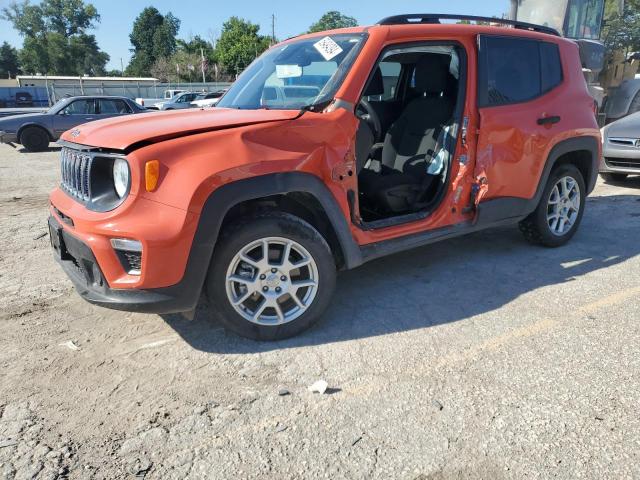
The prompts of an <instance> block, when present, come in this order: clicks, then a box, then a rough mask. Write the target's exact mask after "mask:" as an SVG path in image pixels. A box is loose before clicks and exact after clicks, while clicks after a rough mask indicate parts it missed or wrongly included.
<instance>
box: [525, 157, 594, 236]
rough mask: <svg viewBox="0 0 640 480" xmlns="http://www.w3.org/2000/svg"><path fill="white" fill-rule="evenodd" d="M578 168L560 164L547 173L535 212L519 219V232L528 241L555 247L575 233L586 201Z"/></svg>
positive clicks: (584, 189) (582, 180)
mask: <svg viewBox="0 0 640 480" xmlns="http://www.w3.org/2000/svg"><path fill="white" fill-rule="evenodd" d="M585 197H586V188H585V185H584V179H583V178H582V174H581V173H580V170H578V169H577V168H576V167H575V166H574V165H561V166H560V167H558V168H556V169H555V170H554V171H553V172H551V176H550V177H549V181H548V183H547V185H546V187H545V189H544V191H543V192H542V197H541V199H540V203H539V204H538V207H537V208H536V209H535V211H534V212H533V213H532V214H531V215H529V216H528V217H527V218H525V219H524V220H522V221H521V222H520V231H521V232H522V233H523V234H524V236H525V238H526V239H527V240H528V241H529V242H531V243H537V244H541V245H544V246H546V247H559V246H561V245H564V244H565V243H567V242H568V241H569V240H570V239H571V237H573V235H574V234H575V233H576V231H577V229H578V226H579V225H580V221H581V220H582V215H583V213H584V206H585V200H586V198H585Z"/></svg>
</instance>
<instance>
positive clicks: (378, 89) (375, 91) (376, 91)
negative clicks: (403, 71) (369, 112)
mask: <svg viewBox="0 0 640 480" xmlns="http://www.w3.org/2000/svg"><path fill="white" fill-rule="evenodd" d="M383 93H384V82H383V81H382V71H381V70H380V67H376V69H375V70H374V71H373V75H372V77H371V80H370V81H369V85H367V89H366V90H365V92H364V96H365V97H368V96H370V95H371V96H373V95H382V94H383Z"/></svg>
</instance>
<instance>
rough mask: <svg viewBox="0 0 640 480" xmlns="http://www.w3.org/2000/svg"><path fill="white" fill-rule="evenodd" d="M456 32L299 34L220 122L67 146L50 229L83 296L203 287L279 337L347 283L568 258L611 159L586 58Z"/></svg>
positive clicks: (518, 26) (172, 296) (396, 28)
mask: <svg viewBox="0 0 640 480" xmlns="http://www.w3.org/2000/svg"><path fill="white" fill-rule="evenodd" d="M455 18H462V19H469V20H478V18H477V17H455ZM442 19H446V20H451V19H452V18H451V16H447V15H431V14H428V15H401V16H396V17H389V18H386V19H384V20H382V21H380V22H379V23H378V24H377V25H374V26H371V27H358V28H348V29H341V30H334V31H329V32H323V33H316V34H309V35H303V36H300V37H296V38H293V39H290V40H287V41H285V42H282V43H280V44H278V45H276V46H274V47H273V48H271V49H269V50H268V51H267V52H265V53H264V54H263V55H262V56H261V57H259V58H258V59H257V60H255V61H254V62H253V63H252V64H251V65H250V66H249V67H248V68H247V69H246V70H245V72H244V73H243V74H242V75H241V76H240V77H239V78H238V80H237V81H236V82H235V83H234V85H233V86H232V87H231V88H230V89H229V91H228V92H227V93H226V94H225V95H224V96H223V97H222V99H221V100H220V102H219V103H218V107H217V108H213V109H197V110H196V109H192V110H186V111H185V110H181V111H175V112H164V113H157V114H154V115H145V116H136V115H134V116H130V117H126V118H117V119H109V120H102V121H97V122H92V123H90V124H85V125H82V126H80V127H78V128H77V129H75V130H71V131H68V132H66V133H65V134H64V135H63V137H62V140H61V142H60V143H61V144H62V146H63V148H62V153H61V157H62V158H61V165H62V167H61V169H62V181H61V184H60V186H59V188H57V189H55V190H54V191H53V193H52V194H51V217H50V219H49V227H50V233H51V241H52V245H53V248H54V250H55V255H56V258H57V259H58V261H59V262H60V264H61V265H62V267H63V268H64V270H65V271H66V273H67V274H68V276H69V277H70V278H71V280H72V281H73V283H74V284H75V287H76V289H77V290H78V292H79V293H80V295H81V296H82V297H83V298H85V299H86V300H88V301H89V302H92V303H95V304H97V305H101V306H104V307H109V308H115V309H122V310H130V311H137V312H155V313H172V312H190V311H192V310H194V309H195V307H196V305H197V303H198V299H199V298H200V296H201V293H202V292H203V291H204V292H206V294H207V297H208V299H209V302H210V303H211V305H212V308H211V310H213V311H215V312H216V314H217V316H218V317H219V319H220V321H221V322H222V323H223V325H224V326H225V327H227V328H229V329H230V330H233V331H235V332H237V333H238V334H240V335H243V336H246V337H250V338H255V339H269V340H271V339H281V338H285V337H289V336H292V335H295V334H297V333H299V332H301V331H303V330H304V329H306V328H308V327H309V326H310V325H312V324H313V323H314V322H315V321H317V320H318V319H319V318H320V317H321V316H322V313H323V311H324V310H325V308H326V307H327V305H328V304H329V302H330V301H331V295H332V292H333V290H334V286H335V279H336V271H338V270H341V269H350V268H355V267H357V266H358V265H361V264H362V263H364V262H367V261H369V260H372V259H375V258H378V257H381V256H383V255H389V254H392V253H394V252H398V251H401V250H406V249H410V248H414V247H418V246H420V245H426V244H429V243H432V242H435V241H438V240H443V239H446V238H451V237H454V236H457V235H462V234H466V233H469V232H474V231H477V230H480V229H484V228H489V227H494V226H497V225H507V224H516V223H519V225H520V229H521V230H522V232H523V233H524V235H525V237H526V238H527V239H528V240H530V241H532V242H535V243H538V244H542V245H545V246H550V247H557V246H559V245H562V244H564V243H565V242H567V241H568V240H569V239H570V238H571V237H572V236H573V235H574V234H575V232H576V229H577V228H578V226H579V224H580V220H581V218H582V214H583V212H584V208H585V196H586V195H587V194H589V193H590V192H591V191H592V189H593V187H594V184H595V181H596V175H597V173H598V159H599V156H600V133H599V130H598V126H597V123H596V117H595V115H594V107H593V106H594V101H593V99H592V98H591V97H590V96H589V93H588V91H587V86H586V84H585V80H584V78H583V75H582V70H581V64H580V59H579V53H578V46H577V45H576V44H575V43H574V42H572V41H570V40H567V39H563V38H561V37H560V36H559V35H558V33H557V32H556V31H555V30H552V29H550V28H547V27H542V26H537V25H531V24H523V23H519V22H510V21H505V20H497V19H488V20H489V21H491V22H500V24H501V25H500V26H497V25H494V26H481V25H456V24H452V23H441V20H442ZM481 20H482V19H481ZM484 20H487V19H484Z"/></svg>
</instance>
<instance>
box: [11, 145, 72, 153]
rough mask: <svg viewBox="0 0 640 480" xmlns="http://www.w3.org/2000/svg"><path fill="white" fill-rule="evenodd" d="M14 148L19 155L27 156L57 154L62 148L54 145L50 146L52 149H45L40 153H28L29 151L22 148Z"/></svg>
mask: <svg viewBox="0 0 640 480" xmlns="http://www.w3.org/2000/svg"><path fill="white" fill-rule="evenodd" d="M16 148H17V149H18V151H19V152H20V153H25V154H27V155H40V154H42V153H47V152H59V151H60V149H61V148H62V147H61V146H60V145H54V146H52V147H47V148H45V149H44V150H42V151H41V152H30V151H29V150H27V149H26V148H24V147H20V146H18V147H16Z"/></svg>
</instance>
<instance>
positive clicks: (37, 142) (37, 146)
mask: <svg viewBox="0 0 640 480" xmlns="http://www.w3.org/2000/svg"><path fill="white" fill-rule="evenodd" d="M20 143H21V144H22V146H23V147H24V148H26V149H27V151H29V152H42V151H43V150H46V148H47V147H48V146H49V134H48V133H47V132H45V131H44V130H43V129H42V128H40V127H27V128H25V129H24V130H23V131H22V133H21V134H20Z"/></svg>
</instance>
